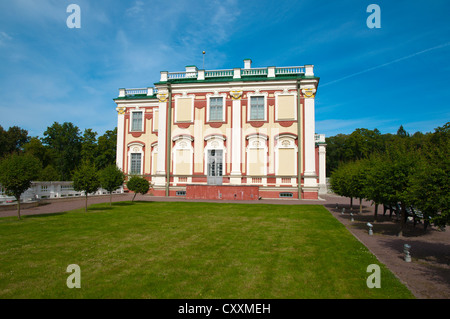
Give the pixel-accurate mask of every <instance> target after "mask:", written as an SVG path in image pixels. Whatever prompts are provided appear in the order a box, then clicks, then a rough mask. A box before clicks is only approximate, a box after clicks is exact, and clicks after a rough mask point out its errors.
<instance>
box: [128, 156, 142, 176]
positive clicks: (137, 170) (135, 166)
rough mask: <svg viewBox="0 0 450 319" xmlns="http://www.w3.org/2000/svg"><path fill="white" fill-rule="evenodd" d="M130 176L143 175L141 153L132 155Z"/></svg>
mask: <svg viewBox="0 0 450 319" xmlns="http://www.w3.org/2000/svg"><path fill="white" fill-rule="evenodd" d="M130 174H132V175H139V174H141V153H131V165H130Z"/></svg>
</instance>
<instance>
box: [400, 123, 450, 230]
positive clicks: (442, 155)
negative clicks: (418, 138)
mask: <svg viewBox="0 0 450 319" xmlns="http://www.w3.org/2000/svg"><path fill="white" fill-rule="evenodd" d="M408 191H409V195H410V201H411V202H412V203H413V205H414V206H415V207H417V208H418V209H420V210H421V211H422V213H423V214H424V217H425V219H426V220H428V219H429V218H431V222H432V223H434V224H435V225H437V226H440V227H444V226H445V225H448V224H450V216H449V206H450V122H447V123H446V124H445V125H444V126H442V127H438V128H436V130H435V132H434V133H433V134H432V135H430V136H428V140H427V141H426V142H425V145H424V147H423V149H422V151H421V152H420V158H419V160H418V161H417V164H416V166H415V171H414V172H413V174H412V175H411V176H410V186H409V189H408Z"/></svg>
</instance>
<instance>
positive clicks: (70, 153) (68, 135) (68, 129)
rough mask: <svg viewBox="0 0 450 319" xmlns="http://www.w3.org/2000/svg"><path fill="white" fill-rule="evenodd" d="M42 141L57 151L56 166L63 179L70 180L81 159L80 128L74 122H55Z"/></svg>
mask: <svg viewBox="0 0 450 319" xmlns="http://www.w3.org/2000/svg"><path fill="white" fill-rule="evenodd" d="M42 142H43V143H44V144H45V145H47V146H48V147H50V148H51V149H52V150H54V151H55V156H56V158H55V168H56V169H57V170H58V172H59V174H60V175H61V179H62V180H70V178H71V176H72V172H73V171H74V170H75V169H76V168H77V167H78V166H79V164H80V160H81V137H80V130H79V129H78V127H77V126H75V125H73V124H72V123H70V122H69V123H68V122H64V123H63V124H59V123H57V122H55V123H53V125H52V126H50V127H48V128H47V130H46V131H45V132H44V138H42Z"/></svg>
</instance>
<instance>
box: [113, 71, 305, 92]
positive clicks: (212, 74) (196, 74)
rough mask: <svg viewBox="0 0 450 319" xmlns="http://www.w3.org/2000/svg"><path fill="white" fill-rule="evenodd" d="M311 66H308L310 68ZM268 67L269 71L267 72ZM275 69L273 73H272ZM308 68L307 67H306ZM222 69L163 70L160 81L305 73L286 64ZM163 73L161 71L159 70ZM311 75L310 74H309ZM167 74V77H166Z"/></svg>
mask: <svg viewBox="0 0 450 319" xmlns="http://www.w3.org/2000/svg"><path fill="white" fill-rule="evenodd" d="M311 67H312V66H310V69H311V70H312V68H311ZM269 69H271V70H270V72H269ZM273 70H274V71H275V74H274V73H273V72H274V71H273ZM308 70H309V69H308ZM236 71H237V72H235V71H234V69H223V70H207V71H203V70H200V71H198V70H197V69H196V68H195V67H194V69H187V71H182V72H164V79H163V75H161V81H167V80H179V79H197V78H198V79H200V80H204V79H207V78H220V77H233V78H239V76H244V77H245V76H261V77H265V76H266V77H273V76H277V75H298V74H306V72H305V71H306V68H305V66H288V67H271V68H249V69H245V68H244V69H236ZM311 72H312V71H311ZM161 74H163V72H161ZM310 75H311V74H310ZM166 76H167V77H166ZM157 92H158V90H157V89H156V88H153V90H152V88H137V89H121V91H120V92H119V93H120V94H119V96H132V95H139V94H145V95H152V94H151V93H153V94H156V93H157Z"/></svg>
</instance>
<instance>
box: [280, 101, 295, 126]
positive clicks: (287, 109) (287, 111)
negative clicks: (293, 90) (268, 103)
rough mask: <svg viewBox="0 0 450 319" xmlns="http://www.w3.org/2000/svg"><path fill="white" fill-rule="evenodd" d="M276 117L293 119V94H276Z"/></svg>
mask: <svg viewBox="0 0 450 319" xmlns="http://www.w3.org/2000/svg"><path fill="white" fill-rule="evenodd" d="M277 102H278V103H277V119H278V120H291V121H292V120H294V119H295V109H296V108H295V96H294V95H278V98H277Z"/></svg>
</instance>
